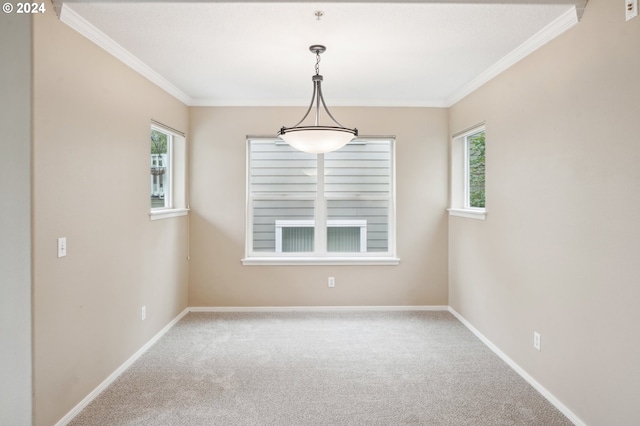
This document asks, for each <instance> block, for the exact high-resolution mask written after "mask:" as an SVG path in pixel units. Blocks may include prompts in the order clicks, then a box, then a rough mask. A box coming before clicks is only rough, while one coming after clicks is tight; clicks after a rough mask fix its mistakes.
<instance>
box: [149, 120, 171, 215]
mask: <svg viewBox="0 0 640 426" xmlns="http://www.w3.org/2000/svg"><path fill="white" fill-rule="evenodd" d="M172 145H173V136H172V135H171V134H170V133H166V132H163V131H160V130H158V129H154V128H151V209H170V208H171V207H172V205H171V188H172V186H171V174H172V173H171V147H172Z"/></svg>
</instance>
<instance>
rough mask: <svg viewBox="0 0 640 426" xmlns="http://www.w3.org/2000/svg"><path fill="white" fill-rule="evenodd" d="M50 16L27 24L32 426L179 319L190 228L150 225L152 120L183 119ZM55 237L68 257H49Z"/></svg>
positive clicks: (54, 417)
mask: <svg viewBox="0 0 640 426" xmlns="http://www.w3.org/2000/svg"><path fill="white" fill-rule="evenodd" d="M48 9H49V11H48V12H47V13H46V14H45V15H38V16H36V17H35V18H34V23H33V26H34V28H33V29H34V83H33V84H34V109H33V134H34V141H33V146H34V154H33V191H34V192H33V203H34V205H33V207H34V210H33V231H34V237H33V249H34V265H33V287H34V391H35V397H34V407H35V424H37V425H52V424H54V423H55V422H57V421H58V420H59V419H60V418H61V417H62V416H64V415H65V414H66V413H67V412H68V411H69V410H71V409H72V408H73V407H74V406H75V405H76V404H77V403H78V402H80V401H81V400H82V399H83V398H84V397H85V396H87V394H89V392H91V391H92V390H93V389H95V387H96V386H98V385H99V384H100V383H101V382H102V381H103V380H104V379H105V378H106V377H108V376H109V375H110V374H111V373H113V372H114V371H115V370H116V368H118V367H119V366H120V365H122V363H123V362H125V361H126V360H127V359H128V358H129V357H130V356H131V355H133V354H134V353H135V352H136V351H137V350H138V349H140V347H142V346H143V345H144V344H145V343H146V342H147V341H149V339H151V338H152V337H153V336H154V335H155V334H156V333H157V332H158V331H159V330H161V329H162V328H163V327H164V326H166V325H167V324H168V323H169V322H170V321H171V320H172V319H173V318H175V317H176V315H178V314H179V313H180V312H181V311H182V310H183V309H185V308H186V306H187V281H188V270H187V269H188V267H187V261H186V256H187V218H186V217H181V218H174V219H166V220H160V221H153V222H151V221H150V220H149V217H148V212H149V171H148V167H149V149H150V148H149V131H150V129H149V126H150V120H151V119H152V118H153V119H155V120H158V121H160V122H163V123H165V124H167V125H169V126H172V127H174V128H177V129H183V130H187V127H188V108H187V107H186V106H184V105H183V104H182V103H180V102H178V101H177V100H175V99H174V98H172V97H171V96H169V95H167V94H166V93H165V92H164V91H163V90H161V89H160V88H158V87H156V86H155V85H153V84H152V83H150V82H149V81H148V80H146V79H145V78H143V77H141V76H140V75H139V74H137V73H136V72H134V71H132V70H131V69H129V68H128V67H126V66H125V65H124V64H122V63H121V62H120V61H118V60H117V59H115V58H114V57H113V56H111V55H109V54H108V53H106V52H104V51H103V50H102V49H100V48H99V47H97V46H96V45H94V44H93V43H91V42H90V41H89V40H87V39H86V38H84V37H83V36H81V35H80V34H78V33H76V32H75V31H73V30H72V29H70V28H68V27H67V26H66V25H65V24H63V23H61V22H60V21H58V19H57V18H56V16H55V14H53V12H52V10H51V9H52V8H51V7H49V8H48ZM58 237H67V244H68V255H67V257H64V258H57V257H56V240H57V238H58ZM142 305H146V307H147V320H146V321H144V322H142V321H141V320H140V308H141V306H142Z"/></svg>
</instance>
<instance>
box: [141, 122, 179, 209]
mask: <svg viewBox="0 0 640 426" xmlns="http://www.w3.org/2000/svg"><path fill="white" fill-rule="evenodd" d="M152 130H155V131H157V132H160V133H164V134H166V135H167V160H168V161H167V162H168V164H167V165H166V167H167V172H166V174H167V175H168V176H167V178H166V180H167V182H166V183H165V187H164V191H165V195H164V197H165V206H164V207H156V208H150V211H149V219H150V220H158V219H168V218H171V217H179V216H185V215H187V214H188V213H189V206H188V203H187V173H186V172H187V170H186V169H187V147H186V137H185V135H184V133H182V132H179V131H178V130H175V129H172V128H171V127H168V126H165V125H163V124H160V123H158V122H155V121H152V122H151V126H150V131H152Z"/></svg>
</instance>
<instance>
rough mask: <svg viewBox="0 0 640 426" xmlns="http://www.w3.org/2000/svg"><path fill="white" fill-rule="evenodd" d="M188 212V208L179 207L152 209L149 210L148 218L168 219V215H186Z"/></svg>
mask: <svg viewBox="0 0 640 426" xmlns="http://www.w3.org/2000/svg"><path fill="white" fill-rule="evenodd" d="M188 214H189V209H188V208H180V209H153V210H151V211H150V212H149V219H150V220H160V219H168V218H170V217H178V216H186V215H188Z"/></svg>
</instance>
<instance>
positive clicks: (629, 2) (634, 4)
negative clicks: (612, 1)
mask: <svg viewBox="0 0 640 426" xmlns="http://www.w3.org/2000/svg"><path fill="white" fill-rule="evenodd" d="M624 13H625V17H626V20H627V21H628V20H629V19H632V18H635V17H636V16H638V0H625V1H624Z"/></svg>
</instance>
